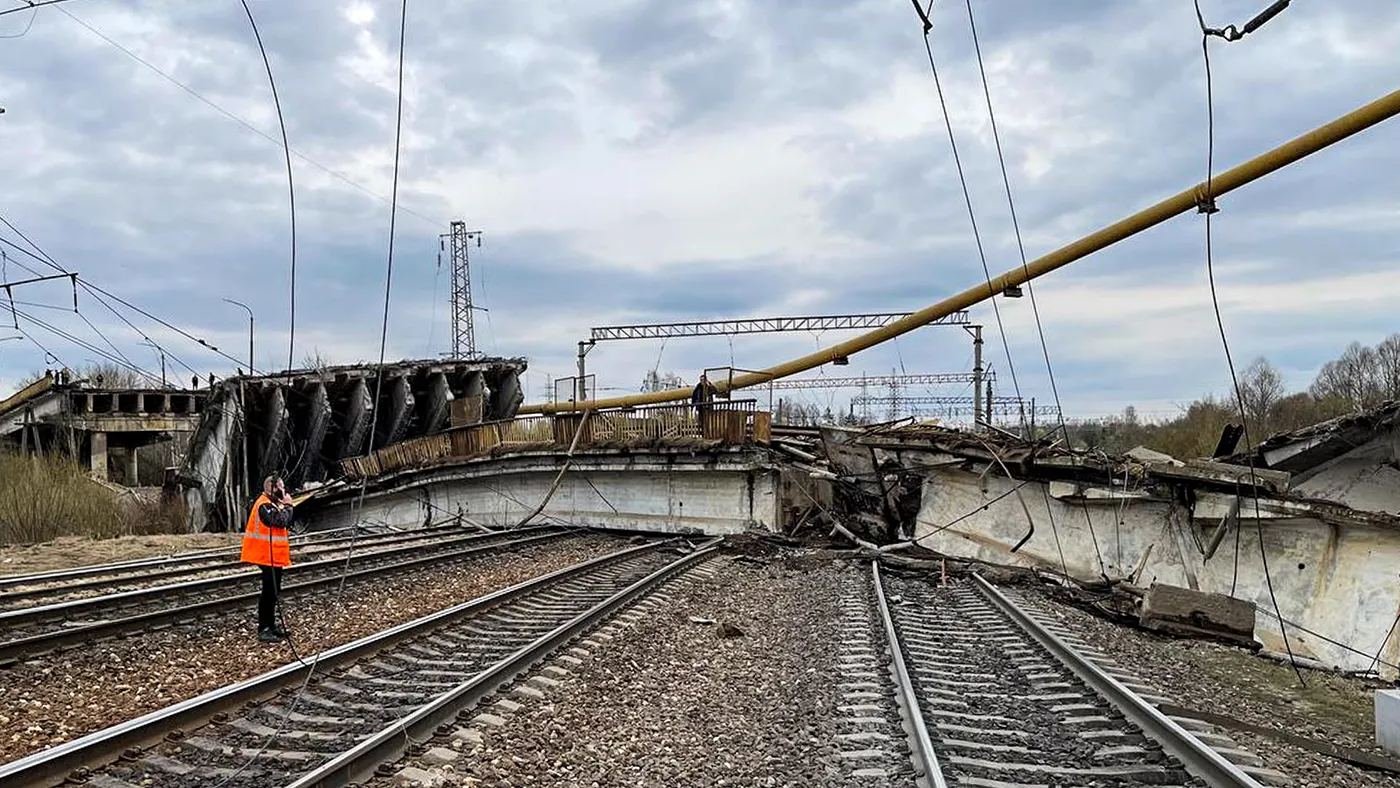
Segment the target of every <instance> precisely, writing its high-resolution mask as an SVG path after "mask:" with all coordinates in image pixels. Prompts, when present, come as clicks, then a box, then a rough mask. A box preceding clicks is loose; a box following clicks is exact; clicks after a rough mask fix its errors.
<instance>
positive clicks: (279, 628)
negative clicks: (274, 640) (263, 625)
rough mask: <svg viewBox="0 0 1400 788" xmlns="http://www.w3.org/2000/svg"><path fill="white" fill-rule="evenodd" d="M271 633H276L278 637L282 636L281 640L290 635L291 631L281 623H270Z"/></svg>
mask: <svg viewBox="0 0 1400 788" xmlns="http://www.w3.org/2000/svg"><path fill="white" fill-rule="evenodd" d="M272 634H274V635H276V636H277V637H279V638H282V639H283V640H286V639H287V638H289V637H291V636H292V633H290V632H288V631H287V630H286V629H284V628H283V627H282V625H281V624H273V625H272Z"/></svg>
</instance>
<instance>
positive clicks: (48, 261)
mask: <svg viewBox="0 0 1400 788" xmlns="http://www.w3.org/2000/svg"><path fill="white" fill-rule="evenodd" d="M0 223H3V224H4V225H5V226H6V227H8V228H10V230H11V231H12V232H14V233H15V234H16V235H18V236H19V237H20V238H23V239H24V241H25V242H26V243H28V244H29V245H30V246H31V247H33V249H34V251H30V250H28V249H25V248H24V247H22V246H20V245H18V244H16V243H14V242H13V241H11V240H9V239H8V238H3V237H0V243H4V244H6V245H8V246H10V247H11V248H13V249H15V250H17V251H19V252H22V253H24V254H25V255H27V256H28V257H30V258H31V259H33V260H36V261H38V262H41V263H43V264H45V265H47V266H49V267H50V268H53V269H54V270H55V271H58V272H60V273H63V274H69V275H73V272H72V271H70V270H68V269H67V268H65V267H64V266H62V265H60V264H59V263H58V261H57V260H56V259H55V258H54V257H53V255H51V254H49V253H48V252H47V251H45V250H44V249H43V247H41V246H39V245H38V244H37V243H35V242H34V241H33V240H32V239H31V238H30V237H29V236H27V235H25V234H24V233H23V232H22V231H21V230H20V229H19V228H18V227H15V226H14V224H13V223H11V222H10V221H9V220H8V219H6V218H5V217H4V216H3V215H0ZM36 252H37V254H36ZM7 259H8V258H7ZM14 263H15V264H16V265H18V266H19V267H21V268H23V269H24V270H26V271H29V272H30V273H33V274H36V275H37V274H38V273H39V272H38V271H36V270H35V269H33V268H30V267H29V266H27V265H25V264H24V263H21V262H20V261H19V260H14ZM73 281H74V283H75V284H77V286H79V287H81V288H83V290H85V291H87V292H88V293H89V294H90V295H92V296H93V298H95V299H96V300H97V302H98V303H100V304H102V306H103V307H104V308H106V309H107V310H108V311H109V312H111V313H112V314H113V315H115V316H116V317H117V318H118V319H119V320H121V321H122V322H123V323H125V324H126V325H127V326H128V327H129V328H131V329H132V330H133V331H135V332H136V333H138V334H140V335H141V338H142V339H144V340H146V341H147V342H149V343H151V345H153V346H154V347H155V348H156V349H157V350H158V351H159V352H161V353H164V354H165V355H166V356H167V357H169V358H170V359H171V360H173V361H175V363H177V364H179V365H180V366H182V367H184V368H185V369H186V370H188V371H189V372H190V373H191V374H194V375H196V376H197V375H198V374H199V372H198V371H197V370H196V369H195V368H194V367H192V366H190V365H189V364H187V363H186V362H185V361H184V359H182V358H180V357H179V356H178V355H176V354H175V353H173V352H171V351H170V350H169V349H168V348H166V347H164V346H162V345H161V344H160V343H158V342H156V341H155V340H154V339H152V338H151V336H150V335H149V334H147V333H146V332H144V331H142V330H141V329H140V328H138V327H137V326H136V325H135V324H134V323H132V322H131V321H130V320H128V319H127V318H126V316H124V315H122V314H121V313H120V312H118V311H117V310H116V309H115V308H113V307H112V305H111V304H110V303H108V302H107V300H106V298H104V296H103V294H104V293H106V291H102V290H101V289H100V288H97V287H96V286H95V285H93V284H92V283H91V282H88V281H85V280H84V279H82V277H81V276H77V275H74V278H73ZM106 296H107V297H108V298H116V296H113V295H111V294H110V293H106ZM117 300H119V301H120V300H121V299H117ZM16 303H19V302H16ZM32 306H36V307H41V308H60V309H62V310H63V311H68V307H50V306H48V305H41V304H33V305H32ZM128 306H130V305H128ZM72 311H75V312H77V311H78V310H76V309H74V310H72ZM138 311H140V310H138ZM79 317H82V318H83V320H84V322H87V323H88V325H89V327H91V328H92V329H93V331H95V332H97V334H98V335H99V336H101V337H103V341H106V342H108V344H109V345H111V342H110V341H108V340H107V339H106V336H105V335H103V334H102V332H101V330H100V329H98V328H97V327H96V326H94V325H92V323H91V321H89V320H88V319H87V317H86V316H83V315H82V313H81V312H79ZM206 347H208V346H207V345H206ZM113 349H114V350H116V348H115V346H113ZM211 349H212V348H211ZM117 352H118V354H120V353H121V351H117ZM216 352H217V351H216ZM221 355H222V354H221Z"/></svg>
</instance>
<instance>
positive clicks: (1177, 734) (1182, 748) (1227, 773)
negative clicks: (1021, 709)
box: [973, 575, 1263, 788]
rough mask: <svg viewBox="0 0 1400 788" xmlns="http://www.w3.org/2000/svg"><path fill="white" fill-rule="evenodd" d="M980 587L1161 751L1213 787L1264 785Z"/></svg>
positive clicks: (996, 592) (989, 588)
mask: <svg viewBox="0 0 1400 788" xmlns="http://www.w3.org/2000/svg"><path fill="white" fill-rule="evenodd" d="M973 581H974V582H975V583H976V585H977V589H978V590H979V591H981V592H982V595H983V596H985V597H986V598H987V599H988V600H990V601H991V602H992V604H994V605H996V607H997V608H999V609H1000V610H1001V612H1003V613H1005V614H1006V616H1007V617H1008V618H1010V619H1011V620H1012V621H1014V622H1015V623H1016V624H1017V625H1018V626H1019V627H1021V629H1023V630H1025V632H1026V633H1027V634H1029V635H1030V636H1031V637H1032V638H1034V639H1035V641H1036V642H1037V643H1039V644H1040V645H1041V646H1042V647H1044V648H1045V650H1046V651H1049V652H1050V653H1051V654H1052V655H1053V656H1054V657H1055V658H1056V659H1058V660H1059V661H1060V662H1061V663H1063V664H1064V665H1065V667H1067V668H1069V669H1070V671H1071V672H1073V673H1074V674H1075V675H1076V676H1078V677H1079V679H1080V680H1081V681H1083V682H1084V683H1085V684H1087V685H1089V687H1090V688H1092V689H1093V690H1094V691H1095V692H1097V693H1099V695H1101V696H1103V697H1104V698H1105V699H1106V700H1107V701H1108V702H1109V703H1112V704H1113V705H1114V706H1115V707H1117V709H1118V710H1119V711H1121V712H1122V713H1123V716H1124V717H1126V718H1127V719H1128V720H1129V721H1130V722H1132V723H1133V724H1135V725H1137V726H1138V727H1139V728H1141V729H1142V731H1143V732H1144V733H1146V734H1147V735H1148V736H1150V737H1151V738H1152V739H1154V740H1156V742H1157V743H1158V744H1160V745H1162V749H1163V750H1166V752H1167V753H1168V754H1170V755H1172V756H1174V757H1176V759H1177V760H1179V761H1181V763H1182V765H1183V766H1185V767H1186V770H1187V771H1189V772H1190V773H1191V774H1193V775H1195V776H1196V777H1199V778H1200V779H1202V780H1204V781H1206V783H1207V784H1209V785H1210V786H1211V788H1263V786H1261V785H1260V784H1259V783H1258V782H1256V781H1255V780H1254V778H1252V777H1250V776H1249V775H1248V774H1245V773H1244V772H1243V771H1241V770H1240V769H1239V767H1237V766H1235V765H1234V764H1232V763H1230V762H1229V761H1228V760H1226V759H1225V758H1224V756H1222V755H1220V753H1218V752H1216V751H1215V750H1213V749H1211V748H1210V747H1209V746H1207V745H1206V744H1205V743H1204V742H1202V741H1201V740H1200V739H1197V738H1196V737H1195V736H1193V735H1192V734H1191V733H1190V732H1189V731H1187V730H1186V729H1185V728H1183V727H1181V726H1180V725H1178V724H1176V723H1175V722H1174V721H1172V719H1171V718H1169V717H1168V716H1167V715H1166V714H1163V713H1162V712H1161V711H1160V710H1158V709H1157V707H1155V706H1153V705H1152V704H1151V703H1148V702H1147V701H1145V700H1143V699H1142V698H1141V697H1139V696H1138V694H1137V693H1135V692H1133V691H1132V690H1130V689H1128V688H1127V687H1125V686H1123V685H1122V684H1121V683H1120V682H1119V681H1118V680H1117V679H1115V678H1113V677H1112V676H1110V675H1109V674H1108V673H1106V672H1104V670H1103V669H1102V668H1100V667H1099V666H1098V665H1095V664H1094V663H1093V662H1091V661H1089V660H1088V659H1086V658H1085V657H1084V656H1083V655H1082V654H1080V653H1079V652H1078V651H1075V650H1074V649H1073V648H1071V647H1070V646H1069V645H1067V644H1066V643H1065V642H1064V641H1063V640H1060V639H1059V638H1058V637H1056V636H1055V635H1054V634H1053V633H1051V632H1050V631H1048V630H1046V629H1045V627H1043V626H1041V625H1040V623H1039V622H1037V621H1036V620H1035V619H1034V618H1032V617H1031V616H1030V615H1028V614H1027V613H1026V612H1025V611H1024V610H1022V609H1021V608H1020V607H1019V606H1017V605H1016V603H1015V602H1012V601H1011V600H1010V599H1009V598H1007V596H1006V595H1005V594H1003V593H1002V592H1001V590H1000V589H998V588H997V587H996V586H994V585H992V584H991V583H989V582H987V581H986V580H984V579H982V577H981V576H980V575H973Z"/></svg>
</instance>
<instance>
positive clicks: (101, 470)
mask: <svg viewBox="0 0 1400 788" xmlns="http://www.w3.org/2000/svg"><path fill="white" fill-rule="evenodd" d="M88 468H89V470H91V471H92V475H93V477H94V478H97V479H101V480H102V481H107V433H105V432H93V433H89V434H88Z"/></svg>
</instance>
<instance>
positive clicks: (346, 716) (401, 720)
mask: <svg viewBox="0 0 1400 788" xmlns="http://www.w3.org/2000/svg"><path fill="white" fill-rule="evenodd" d="M717 542H718V540H713V541H711V542H709V543H706V544H705V545H702V546H701V547H700V549H695V550H690V549H686V550H675V549H668V547H678V546H679V545H680V544H683V543H680V542H678V541H676V540H667V541H665V542H653V543H651V544H645V545H641V546H636V547H629V548H627V549H624V550H620V551H618V552H615V553H612V554H609V555H606V556H602V557H600V558H595V559H592V560H589V561H585V562H583V563H580V564H576V565H575V566H572V567H569V568H566V569H562V570H559V571H556V572H553V573H550V574H548V575H545V576H543V577H540V578H537V579H534V580H531V581H528V582H525V583H521V584H519V585H516V586H512V587H511V588H508V589H504V590H501V591H497V592H495V593H493V594H490V595H487V596H485V597H482V598H480V599H477V600H474V601H472V602H468V603H465V604H462V605H458V606H456V607H453V608H449V609H447V610H443V611H440V612H438V613H434V614H432V615H429V616H426V617H424V618H421V619H418V620H417V621H413V622H410V623H407V624H403V625H400V626H397V627H394V628H392V629H389V630H386V631H384V632H381V633H378V634H376V635H372V636H369V637H366V638H362V639H360V640H357V641H355V642H352V643H347V644H345V645H343V646H340V647H337V648H334V649H330V650H328V651H326V652H323V653H322V654H321V655H319V657H318V658H317V660H316V663H315V665H316V670H315V673H316V675H314V676H310V675H309V673H310V671H309V670H308V668H307V667H303V666H302V665H300V664H295V663H294V664H290V665H286V666H284V667H282V668H279V669H277V670H274V671H270V672H268V673H266V674H263V675H262V676H259V677H256V678H253V679H250V680H248V681H245V682H241V683H239V684H234V685H231V686H228V687H224V688H222V689H219V690H215V691H213V692H210V693H206V694H205V695H201V696H199V697H197V698H193V699H190V700H188V701H185V702H182V703H179V704H176V705H174V706H170V707H168V708H166V709H163V710H161V711H157V712H153V713H151V714H148V715H145V716H143V717H140V718H137V719H135V720H131V721H129V722H126V723H123V724H121V725H117V726H113V727H111V728H108V729H106V730H104V731H99V732H97V733H94V734H91V735H89V736H85V737H83V738H81V739H78V740H76V741H73V742H69V743H67V744H63V745H59V746H58V747H55V748H52V749H50V750H45V751H43V752H40V753H36V754H34V755H31V756H29V757H26V758H23V759H20V760H18V761H15V762H13V763H10V764H5V765H3V766H0V784H5V785H11V784H13V785H36V786H46V785H55V784H58V783H59V782H62V781H63V780H65V779H68V778H70V777H73V778H75V779H76V780H78V781H81V782H82V783H83V784H86V785H91V786H95V787H96V788H133V787H134V786H141V785H151V784H158V785H162V786H176V787H177V788H179V787H181V786H220V788H223V787H224V786H227V787H228V788H240V787H242V786H296V787H297V788H307V787H309V786H340V785H346V784H348V783H349V782H351V781H352V780H359V779H363V778H365V777H368V776H369V775H371V774H372V773H373V772H374V770H375V769H376V768H377V767H379V766H380V764H384V763H389V762H392V761H394V760H396V759H397V758H399V757H400V756H402V755H403V754H404V752H405V751H407V749H408V748H409V747H410V746H411V743H413V742H418V741H423V740H425V739H427V738H428V737H430V736H431V735H432V734H433V733H434V732H435V731H442V730H443V729H444V726H447V728H448V729H450V727H451V726H450V724H449V723H450V722H451V721H452V720H454V719H455V718H457V717H458V715H459V714H463V713H464V712H467V711H469V710H470V709H471V708H472V707H473V706H474V705H475V704H476V703H477V702H478V701H479V700H481V699H482V698H484V697H486V696H488V695H490V694H491V693H492V692H494V691H495V690H496V689H497V688H499V687H501V686H502V685H504V684H506V683H508V682H509V681H511V680H512V679H513V678H515V677H516V676H518V675H519V674H521V673H522V672H524V671H526V670H528V669H529V668H530V667H531V665H533V664H535V663H536V662H538V661H540V660H541V659H543V658H544V657H545V656H546V655H548V654H549V653H551V652H553V651H555V650H557V649H558V648H559V647H561V646H563V645H565V644H567V643H569V642H571V641H572V640H574V639H575V638H578V637H580V636H581V635H583V634H585V633H586V632H588V631H589V630H591V629H592V628H594V627H595V626H597V625H598V624H599V623H601V622H603V621H605V620H606V619H608V618H609V617H610V616H612V615H614V614H616V613H618V612H620V611H622V610H623V609H624V608H626V607H627V606H629V605H630V604H632V603H634V602H636V601H638V600H640V599H641V598H643V597H644V596H645V595H647V594H648V593H650V592H651V591H653V590H655V589H657V588H658V587H660V586H661V585H662V584H663V583H664V582H665V581H667V580H668V579H670V578H672V577H675V576H677V575H678V574H679V573H682V572H684V571H687V570H688V569H690V568H692V567H695V566H698V565H699V564H700V563H701V562H703V561H704V560H706V559H708V558H709V557H710V556H711V555H713V553H714V551H715V550H716V549H717V548H716V547H715V544H716V543H717ZM677 552H680V553H682V554H681V555H680V556H677V555H676V553H677ZM155 669H157V670H158V668H155Z"/></svg>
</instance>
